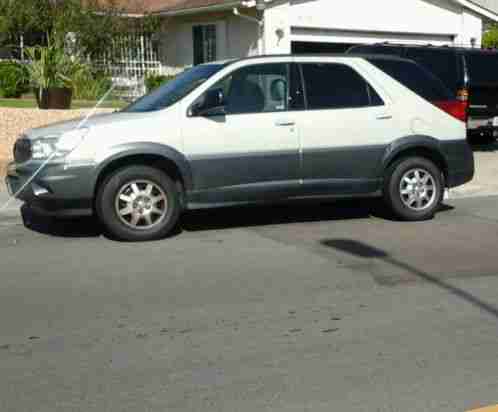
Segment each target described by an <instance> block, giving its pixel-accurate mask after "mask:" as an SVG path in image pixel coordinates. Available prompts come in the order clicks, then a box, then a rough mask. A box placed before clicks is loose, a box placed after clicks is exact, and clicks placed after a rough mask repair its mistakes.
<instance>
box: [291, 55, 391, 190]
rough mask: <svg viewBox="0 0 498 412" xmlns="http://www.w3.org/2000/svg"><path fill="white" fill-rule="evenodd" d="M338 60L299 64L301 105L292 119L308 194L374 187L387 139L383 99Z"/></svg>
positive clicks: (387, 118) (387, 120)
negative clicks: (302, 109)
mask: <svg viewBox="0 0 498 412" xmlns="http://www.w3.org/2000/svg"><path fill="white" fill-rule="evenodd" d="M343 61H344V60H342V61H340V60H338V61H337V62H330V63H323V62H320V61H316V62H313V61H306V62H304V61H303V62H302V63H301V64H300V68H301V71H302V78H303V80H304V89H305V96H306V103H307V111H306V112H303V113H300V114H296V120H297V126H298V128H299V131H300V137H301V147H302V163H303V164H302V170H303V171H302V174H303V183H304V187H303V191H304V192H305V193H306V194H309V195H323V194H331V195H341V194H351V193H368V192H371V191H374V190H376V187H377V183H378V182H377V177H378V176H376V171H377V167H378V164H379V162H380V159H381V158H382V155H383V153H384V150H385V147H386V145H387V144H388V143H389V142H390V141H392V140H393V132H394V131H395V130H394V129H395V128H394V127H393V113H392V111H391V107H390V106H389V104H388V100H386V99H384V98H382V97H381V96H380V94H379V93H378V92H377V91H376V90H375V89H374V87H373V86H372V85H371V84H370V83H369V82H368V81H366V79H365V78H364V77H363V76H362V75H360V73H359V72H358V70H357V69H358V68H355V67H352V66H351V65H349V64H346V63H343Z"/></svg>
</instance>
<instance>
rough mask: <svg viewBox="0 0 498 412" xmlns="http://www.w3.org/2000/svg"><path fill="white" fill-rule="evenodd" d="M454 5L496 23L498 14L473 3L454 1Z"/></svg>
mask: <svg viewBox="0 0 498 412" xmlns="http://www.w3.org/2000/svg"><path fill="white" fill-rule="evenodd" d="M454 1H455V3H458V4H459V5H460V6H463V7H465V8H467V9H469V10H472V11H474V12H476V13H478V14H480V15H481V16H484V17H487V18H488V19H491V20H494V21H498V14H497V13H494V12H492V11H491V10H488V9H486V8H484V7H481V6H479V5H477V4H475V3H472V2H471V1H469V0H454Z"/></svg>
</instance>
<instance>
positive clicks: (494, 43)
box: [482, 24, 498, 48]
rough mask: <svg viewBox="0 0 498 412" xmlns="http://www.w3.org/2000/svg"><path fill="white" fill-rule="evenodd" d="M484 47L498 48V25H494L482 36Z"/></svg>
mask: <svg viewBox="0 0 498 412" xmlns="http://www.w3.org/2000/svg"><path fill="white" fill-rule="evenodd" d="M482 47H484V48H497V47H498V25H496V24H493V25H491V26H490V27H489V29H488V30H486V32H485V33H484V34H483V36H482Z"/></svg>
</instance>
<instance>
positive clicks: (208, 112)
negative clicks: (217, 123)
mask: <svg viewBox="0 0 498 412" xmlns="http://www.w3.org/2000/svg"><path fill="white" fill-rule="evenodd" d="M189 114H190V116H193V117H196V116H206V117H209V116H223V115H225V114H226V111H225V95H224V93H223V89H212V90H208V91H207V92H206V93H204V95H202V96H201V97H200V98H199V99H198V100H197V101H196V102H195V103H194V104H193V105H192V107H191V108H190V113H189Z"/></svg>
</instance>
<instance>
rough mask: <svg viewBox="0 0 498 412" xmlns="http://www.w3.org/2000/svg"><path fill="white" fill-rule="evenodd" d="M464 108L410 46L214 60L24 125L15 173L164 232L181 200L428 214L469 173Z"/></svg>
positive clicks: (63, 201) (61, 196)
mask: <svg viewBox="0 0 498 412" xmlns="http://www.w3.org/2000/svg"><path fill="white" fill-rule="evenodd" d="M464 117H465V106H462V104H461V102H460V101H458V100H456V99H455V98H454V97H452V95H451V93H450V92H448V90H447V89H446V87H445V86H444V85H443V84H442V83H441V82H440V81H439V80H438V79H437V78H435V77H434V76H432V75H431V74H430V73H429V72H427V71H426V70H425V69H423V68H421V67H420V66H418V65H417V64H416V63H414V62H411V61H409V60H404V59H399V58H388V57H382V56H377V57H375V56H352V55H347V56H335V57H324V56H317V57H310V56H308V57H303V56H273V57H272V56H266V57H265V56H262V57H257V58H249V59H241V60H233V61H228V62H219V63H217V62H215V63H209V64H205V65H200V66H196V67H194V68H192V69H191V70H189V71H187V72H185V73H183V74H181V75H179V76H178V77H177V78H176V79H175V80H173V81H171V82H169V83H167V84H166V85H164V86H162V87H160V88H159V89H157V90H155V91H153V92H152V93H151V94H149V95H147V96H145V97H143V98H141V99H139V100H137V101H136V102H135V103H133V104H131V105H130V106H129V107H127V108H126V109H124V110H122V111H121V112H118V113H113V114H107V115H99V116H96V117H94V118H91V119H90V120H89V121H88V122H87V123H85V124H84V125H83V127H78V124H79V123H78V121H72V122H67V123H62V124H57V125H53V126H49V127H45V128H40V129H35V130H30V131H27V132H26V133H25V134H24V135H23V136H21V137H20V138H19V139H18V140H17V142H16V144H15V148H14V155H15V162H14V163H12V164H11V165H10V166H9V170H8V176H7V185H8V187H9V188H10V191H11V193H17V196H18V197H19V198H20V199H22V200H24V201H25V202H27V203H28V205H29V206H31V207H32V208H34V209H35V210H38V211H40V212H43V213H48V214H53V215H59V216H60V215H62V216H79V215H90V214H94V213H95V214H96V215H97V216H98V217H99V219H100V220H101V221H102V223H103V224H104V226H105V227H106V228H107V230H108V232H109V233H110V234H111V235H112V236H114V237H117V238H119V239H125V240H150V239H157V238H161V237H164V236H166V235H168V233H170V232H171V230H172V228H173V227H174V226H175V225H176V224H177V221H178V218H179V216H180V213H181V212H182V210H185V209H196V208H206V207H217V206H228V205H234V204H247V203H257V202H272V201H281V200H289V199H297V198H317V199H318V198H324V197H348V196H352V195H361V196H375V195H377V196H383V198H384V200H385V202H386V205H387V206H388V207H389V208H390V209H391V210H392V211H393V213H394V214H395V215H396V216H398V217H399V218H401V219H405V220H422V219H427V218H430V217H431V216H433V215H434V213H435V211H436V210H437V209H438V206H439V204H440V202H441V200H442V198H443V193H444V189H445V187H454V186H457V185H461V184H463V183H465V182H467V181H469V180H470V179H472V176H473V173H474V161H473V155H472V152H471V150H470V148H469V146H468V144H467V141H466V139H465V123H464V121H463V120H462V119H463V118H464ZM43 164H46V165H45V166H44V168H43V169H42V170H41V172H40V173H38V174H37V175H36V177H35V178H34V179H32V180H29V179H30V178H31V176H32V175H33V173H34V172H35V171H36V170H37V169H38V168H39V167H40V165H43ZM28 183H29V184H28ZM23 186H25V188H24V189H23V190H21V189H22V187H23ZM18 192H20V193H18Z"/></svg>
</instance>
